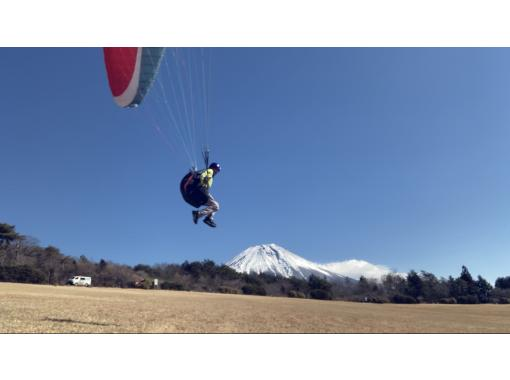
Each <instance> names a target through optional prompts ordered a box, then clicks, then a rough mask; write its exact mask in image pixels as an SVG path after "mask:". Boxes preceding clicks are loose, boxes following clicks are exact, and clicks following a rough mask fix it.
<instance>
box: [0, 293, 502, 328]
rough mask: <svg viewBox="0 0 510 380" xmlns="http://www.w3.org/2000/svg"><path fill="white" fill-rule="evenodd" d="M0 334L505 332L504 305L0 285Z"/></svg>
mask: <svg viewBox="0 0 510 380" xmlns="http://www.w3.org/2000/svg"><path fill="white" fill-rule="evenodd" d="M0 333H510V305H425V304H422V305H391V304H384V305H377V304H361V303H351V302H339V301H316V300H306V299H290V298H273V297H257V296H243V295H227V294H210V293H194V292H174V291H164V290H137V289H111V288H90V289H87V288H78V287H63V286H44V285H27V284H11V283H0Z"/></svg>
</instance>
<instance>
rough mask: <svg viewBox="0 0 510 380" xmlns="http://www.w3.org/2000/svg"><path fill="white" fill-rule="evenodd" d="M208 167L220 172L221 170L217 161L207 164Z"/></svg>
mask: <svg viewBox="0 0 510 380" xmlns="http://www.w3.org/2000/svg"><path fill="white" fill-rule="evenodd" d="M209 169H212V170H214V171H215V172H220V171H221V166H220V164H218V163H217V162H213V163H212V164H211V165H209Z"/></svg>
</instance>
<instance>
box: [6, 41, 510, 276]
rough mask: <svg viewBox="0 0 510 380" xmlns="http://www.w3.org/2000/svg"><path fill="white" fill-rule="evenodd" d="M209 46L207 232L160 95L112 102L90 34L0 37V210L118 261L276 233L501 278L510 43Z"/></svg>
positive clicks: (505, 260) (236, 246)
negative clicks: (185, 181) (77, 39)
mask: <svg viewBox="0 0 510 380" xmlns="http://www.w3.org/2000/svg"><path fill="white" fill-rule="evenodd" d="M211 57H212V59H211V66H210V68H211V72H210V80H211V86H210V97H209V99H210V105H211V108H210V120H211V133H212V134H211V138H210V142H211V146H212V158H213V159H214V160H216V161H218V162H220V163H221V164H222V167H223V171H222V172H221V174H220V175H219V176H218V177H217V178H216V180H215V184H214V188H213V194H214V195H215V197H216V198H217V199H218V200H219V202H220V204H221V210H220V212H219V213H218V215H217V218H216V219H217V222H218V224H219V227H218V228H217V229H216V230H213V229H210V228H208V227H207V226H204V225H202V224H200V225H198V226H195V225H193V224H192V222H191V217H190V214H191V207H190V206H188V205H186V204H185V203H184V202H183V201H182V200H181V197H180V194H179V192H178V183H179V180H180V178H181V177H182V176H183V175H184V174H185V173H186V171H187V169H188V166H187V165H188V164H187V161H186V159H185V156H184V155H183V154H182V153H181V152H179V151H171V150H169V149H168V147H167V146H166V145H165V144H164V143H163V141H162V140H161V138H160V137H159V136H158V135H157V133H155V130H154V128H153V121H152V116H151V112H152V109H153V108H151V102H155V101H156V96H157V92H156V91H153V92H151V93H149V94H148V96H147V98H146V103H144V104H143V105H142V107H140V108H139V109H136V110H125V109H120V108H118V107H117V106H116V105H115V104H114V103H113V101H112V98H111V95H110V92H109V89H108V85H107V81H106V74H105V72H104V65H103V58H102V51H101V49H97V48H94V49H92V48H89V49H83V48H81V49H64V48H61V49H42V48H38V49H5V48H3V49H0V62H2V63H1V67H2V73H1V74H0V76H1V81H2V92H1V93H0V129H1V145H0V147H1V148H0V160H1V162H2V166H3V170H2V176H1V180H0V200H1V204H0V220H1V221H4V222H8V223H11V224H15V225H16V226H17V229H18V231H19V232H21V233H24V234H28V235H31V236H34V237H36V238H38V239H39V240H40V242H41V243H42V244H45V245H46V244H53V245H55V246H58V247H59V248H61V250H62V251H63V252H64V253H65V254H69V255H75V256H78V255H81V254H83V255H86V256H88V257H91V258H93V259H95V260H99V259H100V258H105V259H108V260H112V261H115V262H120V263H127V264H136V263H147V264H153V263H158V262H178V263H180V262H182V261H184V260H202V259H204V258H210V259H213V260H215V261H217V262H224V261H226V260H228V259H230V258H231V257H233V256H234V255H235V254H237V253H239V252H240V251H242V250H243V249H245V248H247V247H248V246H250V245H255V244H261V243H270V242H274V243H277V244H279V245H282V246H283V247H285V248H287V249H289V250H291V251H293V252H295V253H297V254H299V255H301V256H303V257H305V258H307V259H309V260H312V261H315V262H331V261H342V260H346V259H351V258H356V259H363V260H367V261H370V262H372V263H375V264H384V265H387V266H389V267H391V268H394V269H396V270H398V271H408V270H410V269H416V270H422V269H423V270H427V271H431V272H433V273H435V274H436V275H440V276H447V275H449V274H452V275H457V274H458V273H459V272H460V267H461V265H467V266H468V268H469V269H470V271H471V273H472V274H473V275H476V274H481V275H483V276H484V277H486V278H487V279H489V280H491V281H494V280H495V278H496V277H498V276H502V275H510V255H509V252H510V228H509V227H510V222H509V218H508V215H510V202H509V188H510V169H509V167H510V165H509V163H510V160H509V158H510V153H509V152H510V150H509V149H508V146H509V142H510V128H509V125H510V70H509V67H510V50H509V49H488V48H484V49H445V48H441V49H424V48H420V49H383V48H377V49H318V48H313V49H253V48H248V49H213V51H211ZM153 90H154V89H153ZM151 95H154V97H153V98H151ZM161 120H163V119H161ZM161 123H162V129H164V130H165V132H167V133H168V136H169V137H170V138H172V139H174V140H176V139H177V136H176V135H175V134H172V129H171V128H170V127H169V126H165V125H164V123H163V121H161ZM165 128H166V129H165ZM176 141H177V140H176Z"/></svg>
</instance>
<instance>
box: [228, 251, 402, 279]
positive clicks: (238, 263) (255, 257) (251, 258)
mask: <svg viewBox="0 0 510 380" xmlns="http://www.w3.org/2000/svg"><path fill="white" fill-rule="evenodd" d="M226 265H228V266H229V267H231V268H232V269H234V270H236V271H237V272H241V273H256V274H260V273H270V274H273V275H279V276H282V277H292V276H294V277H298V278H302V279H308V277H309V276H310V275H312V274H314V275H316V276H319V277H325V278H326V279H328V280H333V281H335V280H345V279H347V278H352V279H356V280H357V279H359V278H360V276H364V277H367V278H374V279H378V280H380V279H381V278H382V276H384V275H386V274H388V273H393V272H392V271H391V270H390V269H389V268H387V267H385V266H383V265H374V264H371V263H369V262H367V261H363V260H346V261H342V262H335V263H329V264H317V263H313V262H311V261H308V260H306V259H304V258H302V257H300V256H298V255H296V254H294V253H292V252H290V251H288V250H286V249H285V248H283V247H280V246H279V245H277V244H274V243H271V244H261V245H256V246H253V247H249V248H247V249H246V250H244V251H243V252H241V253H240V254H239V255H237V256H235V257H234V258H233V259H232V260H230V261H229V262H227V263H226Z"/></svg>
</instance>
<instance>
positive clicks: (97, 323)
mask: <svg viewBox="0 0 510 380" xmlns="http://www.w3.org/2000/svg"><path fill="white" fill-rule="evenodd" d="M43 321H49V322H59V323H77V324H81V325H92V326H119V325H116V324H113V323H101V322H85V321H77V320H75V319H70V318H44V319H43Z"/></svg>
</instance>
